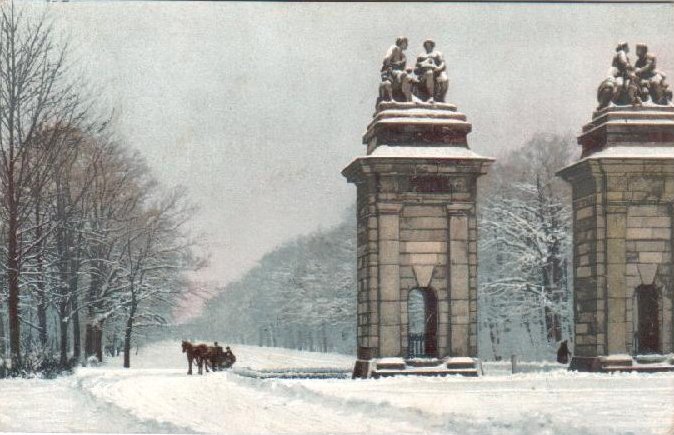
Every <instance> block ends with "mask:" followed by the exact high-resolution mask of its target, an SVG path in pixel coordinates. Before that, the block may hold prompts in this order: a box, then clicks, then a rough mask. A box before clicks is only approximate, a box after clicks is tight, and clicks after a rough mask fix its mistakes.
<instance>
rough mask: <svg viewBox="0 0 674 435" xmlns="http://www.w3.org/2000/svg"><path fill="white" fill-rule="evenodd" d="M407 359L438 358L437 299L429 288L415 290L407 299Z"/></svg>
mask: <svg viewBox="0 0 674 435" xmlns="http://www.w3.org/2000/svg"><path fill="white" fill-rule="evenodd" d="M407 325H408V337H407V338H408V341H407V345H408V347H407V349H408V350H407V354H408V357H409V358H424V357H426V358H429V357H434V358H435V357H437V356H438V338H437V337H438V298H437V297H436V296H435V292H434V291H433V290H432V289H430V288H415V289H413V290H411V291H410V292H409V295H408V298H407Z"/></svg>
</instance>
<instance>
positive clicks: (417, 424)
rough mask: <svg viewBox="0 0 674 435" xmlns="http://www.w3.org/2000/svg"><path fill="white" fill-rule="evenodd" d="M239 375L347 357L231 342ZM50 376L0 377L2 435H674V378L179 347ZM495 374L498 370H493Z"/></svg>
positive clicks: (274, 364) (243, 364)
mask: <svg viewBox="0 0 674 435" xmlns="http://www.w3.org/2000/svg"><path fill="white" fill-rule="evenodd" d="M234 350H235V352H236V353H237V357H238V360H239V361H238V362H237V366H236V367H237V370H244V369H245V370H247V371H251V370H275V371H282V370H287V369H296V370H297V369H311V368H313V369H315V368H330V369H332V370H348V369H350V367H351V365H352V363H353V361H352V358H351V357H349V356H344V355H336V354H317V353H310V352H296V351H290V350H285V349H270V348H257V347H249V346H237V347H235V349H234ZM119 365H120V361H119V360H118V359H117V360H112V361H111V362H110V363H108V364H107V365H106V366H104V367H99V368H82V369H79V370H78V371H77V373H76V374H75V375H74V376H71V377H63V378H59V379H57V380H54V381H43V380H5V381H0V431H32V432H43V431H60V432H64V431H74V432H81V431H88V432H120V433H129V432H190V431H193V432H236V433H269V432H274V433H306V432H330V433H357V432H361V433H363V432H367V433H414V432H424V433H431V432H432V433H458V434H488V433H498V434H501V433H507V434H513V433H524V434H546V433H547V434H556V433H564V434H584V433H593V434H595V433H596V434H604V433H632V434H649V433H661V434H674V431H672V429H673V428H674V426H673V425H674V375H671V374H654V375H635V374H622V375H594V374H576V373H568V372H566V371H563V370H559V369H553V370H550V371H548V372H538V373H528V374H518V375H514V376H510V375H505V374H504V373H503V371H499V370H496V369H495V370H492V371H491V373H492V374H490V370H489V366H487V375H486V376H484V377H481V378H479V379H466V378H454V377H448V378H416V377H414V378H391V379H380V380H357V381H352V380H350V379H331V380H317V379H303V380H280V379H252V378H247V377H243V376H240V375H237V374H236V373H235V372H218V373H209V374H207V375H204V376H199V375H194V376H186V375H185V361H184V355H183V354H181V353H180V347H179V344H176V343H159V344H155V345H152V346H149V347H148V348H146V349H141V351H140V353H139V355H137V356H136V355H134V356H133V358H132V365H134V366H135V367H134V368H133V369H130V370H125V369H123V368H121V367H119ZM494 368H496V367H494Z"/></svg>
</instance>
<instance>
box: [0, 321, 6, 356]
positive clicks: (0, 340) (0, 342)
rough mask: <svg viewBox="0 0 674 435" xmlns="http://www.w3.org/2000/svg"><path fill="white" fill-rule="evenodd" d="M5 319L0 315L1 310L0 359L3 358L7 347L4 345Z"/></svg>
mask: <svg viewBox="0 0 674 435" xmlns="http://www.w3.org/2000/svg"><path fill="white" fill-rule="evenodd" d="M5 340H6V337H5V319H4V318H3V316H2V311H0V359H2V360H4V359H5V356H6V353H7V348H6V346H5Z"/></svg>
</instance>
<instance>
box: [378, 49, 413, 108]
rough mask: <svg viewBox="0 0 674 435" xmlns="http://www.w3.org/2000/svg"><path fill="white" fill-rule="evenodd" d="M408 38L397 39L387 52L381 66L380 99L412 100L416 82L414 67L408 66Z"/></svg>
mask: <svg viewBox="0 0 674 435" xmlns="http://www.w3.org/2000/svg"><path fill="white" fill-rule="evenodd" d="M406 49H407V38H405V37H400V38H398V39H396V43H395V45H392V46H391V47H390V48H389V49H388V51H387V52H386V56H384V60H383V62H382V67H381V85H380V86H379V99H378V100H377V104H379V102H380V101H412V98H413V97H412V86H413V85H414V83H415V82H416V79H415V77H414V76H413V75H412V69H411V68H406V65H407V57H406V56H405V50H406Z"/></svg>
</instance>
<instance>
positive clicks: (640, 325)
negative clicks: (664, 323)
mask: <svg viewBox="0 0 674 435" xmlns="http://www.w3.org/2000/svg"><path fill="white" fill-rule="evenodd" d="M634 297H635V302H636V307H635V309H634V314H635V315H636V319H635V322H634V325H635V328H634V349H635V351H636V353H637V354H642V355H643V354H652V353H661V352H662V349H661V348H660V294H659V291H658V289H657V288H656V287H655V286H654V285H641V286H639V287H637V288H636V291H635V292H634Z"/></svg>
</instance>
